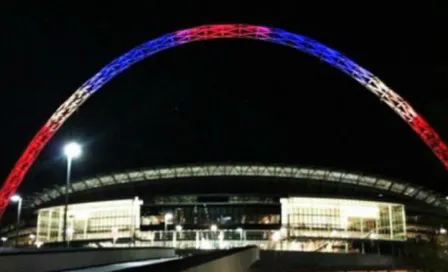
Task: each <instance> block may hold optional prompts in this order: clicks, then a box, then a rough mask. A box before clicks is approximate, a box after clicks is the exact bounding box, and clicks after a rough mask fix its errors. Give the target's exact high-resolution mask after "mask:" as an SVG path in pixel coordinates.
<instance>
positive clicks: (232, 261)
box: [183, 247, 260, 272]
mask: <svg viewBox="0 0 448 272" xmlns="http://www.w3.org/2000/svg"><path fill="white" fill-rule="evenodd" d="M259 259H260V250H259V249H258V248H257V247H249V248H246V249H244V250H242V251H239V252H234V253H233V254H230V255H226V256H223V257H221V258H217V259H214V260H212V261H209V262H206V263H202V264H199V265H197V266H194V267H190V268H187V269H185V270H183V271H185V272H209V271H229V272H246V271H248V269H249V268H250V266H251V265H252V264H253V263H255V262H256V261H258V260H259Z"/></svg>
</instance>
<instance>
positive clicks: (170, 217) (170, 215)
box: [165, 213, 173, 221]
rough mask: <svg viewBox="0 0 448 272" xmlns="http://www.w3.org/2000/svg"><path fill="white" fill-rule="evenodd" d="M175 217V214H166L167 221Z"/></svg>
mask: <svg viewBox="0 0 448 272" xmlns="http://www.w3.org/2000/svg"><path fill="white" fill-rule="evenodd" d="M171 219H173V214H172V213H166V214H165V221H168V220H171Z"/></svg>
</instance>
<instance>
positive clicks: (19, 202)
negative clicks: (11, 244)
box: [11, 195, 22, 247]
mask: <svg viewBox="0 0 448 272" xmlns="http://www.w3.org/2000/svg"><path fill="white" fill-rule="evenodd" d="M11 201H12V202H17V222H16V240H15V246H16V247H17V245H18V242H19V225H20V214H21V213H22V197H21V196H19V195H13V196H12V197H11Z"/></svg>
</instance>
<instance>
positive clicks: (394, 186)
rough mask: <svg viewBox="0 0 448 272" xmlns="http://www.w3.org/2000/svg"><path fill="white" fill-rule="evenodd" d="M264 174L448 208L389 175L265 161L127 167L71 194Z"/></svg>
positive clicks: (82, 183)
mask: <svg viewBox="0 0 448 272" xmlns="http://www.w3.org/2000/svg"><path fill="white" fill-rule="evenodd" d="M228 176H233V177H235V176H236V177H264V178H266V177H267V178H274V179H278V178H286V179H293V180H297V181H300V180H316V181H320V182H329V183H340V184H346V185H351V186H359V187H367V188H371V189H373V190H379V191H382V192H384V193H392V194H396V195H401V196H404V197H408V198H412V199H414V200H417V201H421V202H424V203H426V204H429V205H431V206H433V207H437V208H443V209H445V210H447V211H448V204H447V203H446V201H445V200H444V198H443V196H441V195H438V194H436V193H433V192H431V191H428V190H426V189H424V188H420V187H415V186H412V185H410V184H407V183H403V182H398V181H392V180H389V179H384V178H378V177H372V176H366V175H360V174H355V173H347V172H342V171H331V170H326V169H316V168H304V167H288V166H264V165H226V164H220V165H190V166H182V167H170V168H155V169H144V170H138V171H127V172H121V173H113V174H109V175H103V176H98V177H94V178H88V179H84V180H79V181H77V182H73V183H72V186H71V188H70V189H69V194H71V193H79V192H83V191H87V190H91V189H94V188H102V187H107V186H114V185H118V184H132V183H137V182H143V181H153V180H171V179H181V178H185V179H189V178H200V177H210V178H212V177H228ZM64 195H65V186H60V187H55V188H53V189H51V190H49V189H44V190H43V194H39V195H37V196H35V197H31V198H28V199H26V201H25V203H27V204H28V207H30V208H34V207H37V206H39V205H42V204H44V203H46V202H48V201H51V200H53V199H56V198H59V197H63V196H64Z"/></svg>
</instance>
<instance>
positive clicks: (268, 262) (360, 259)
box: [253, 251, 411, 271]
mask: <svg viewBox="0 0 448 272" xmlns="http://www.w3.org/2000/svg"><path fill="white" fill-rule="evenodd" d="M405 268H411V265H410V264H409V263H408V262H406V261H405V260H403V259H399V258H396V257H393V256H384V255H376V254H365V255H362V254H339V253H321V252H294V251H261V253H260V261H259V262H257V263H256V264H255V265H254V266H253V271H271V270H279V271H283V270H287V269H290V270H291V269H323V270H325V269H334V270H338V269H339V270H369V269H372V270H378V269H384V270H389V269H405ZM287 271H289V270H287Z"/></svg>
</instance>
